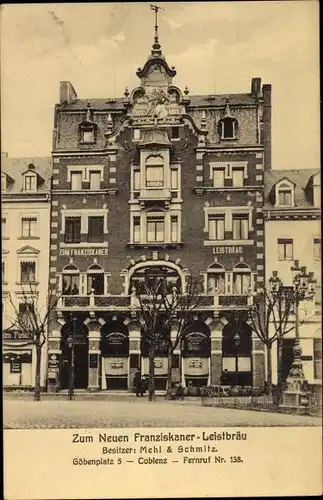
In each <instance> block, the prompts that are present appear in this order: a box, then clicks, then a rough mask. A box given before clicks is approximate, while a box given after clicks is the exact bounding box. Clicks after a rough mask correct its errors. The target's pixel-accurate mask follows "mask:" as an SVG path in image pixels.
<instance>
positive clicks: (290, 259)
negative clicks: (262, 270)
mask: <svg viewBox="0 0 323 500" xmlns="http://www.w3.org/2000/svg"><path fill="white" fill-rule="evenodd" d="M278 260H279V262H284V261H286V260H287V261H288V262H292V261H293V260H294V257H290V258H289V259H287V258H286V259H280V258H279V257H278Z"/></svg>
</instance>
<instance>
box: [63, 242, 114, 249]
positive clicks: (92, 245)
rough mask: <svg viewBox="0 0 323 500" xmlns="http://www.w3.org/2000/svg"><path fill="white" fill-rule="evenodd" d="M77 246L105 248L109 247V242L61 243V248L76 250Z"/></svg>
mask: <svg viewBox="0 0 323 500" xmlns="http://www.w3.org/2000/svg"><path fill="white" fill-rule="evenodd" d="M76 245H77V247H78V248H102V247H103V248H105V247H108V246H109V242H108V241H104V242H102V243H60V247H61V248H75V246H76Z"/></svg>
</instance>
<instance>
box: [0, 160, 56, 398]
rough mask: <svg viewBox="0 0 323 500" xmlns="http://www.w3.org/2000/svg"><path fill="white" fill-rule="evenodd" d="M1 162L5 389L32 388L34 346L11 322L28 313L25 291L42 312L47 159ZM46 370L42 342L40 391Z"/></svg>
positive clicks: (46, 259) (47, 212)
mask: <svg viewBox="0 0 323 500" xmlns="http://www.w3.org/2000/svg"><path fill="white" fill-rule="evenodd" d="M1 160H2V161H1V163H2V165H1V198H2V318H3V323H2V325H3V327H2V328H3V334H2V346H3V385H4V387H6V388H14V387H20V388H31V387H33V386H34V384H35V364H36V353H35V346H34V345H33V342H32V339H30V338H29V337H28V336H26V333H25V332H22V331H19V328H17V325H14V323H15V322H16V313H17V312H18V311H19V313H20V314H22V315H26V314H27V312H26V310H25V307H26V301H25V300H24V293H27V294H28V293H31V292H35V293H37V297H38V300H37V307H38V308H39V311H42V310H44V308H46V299H47V290H48V279H49V271H48V269H49V265H48V263H49V229H50V179H51V158H19V159H15V158H8V157H7V155H2V159H1ZM9 294H10V295H9ZM10 297H11V298H10ZM46 371H47V345H46V344H45V345H44V347H43V351H42V366H41V385H42V386H43V387H45V386H46Z"/></svg>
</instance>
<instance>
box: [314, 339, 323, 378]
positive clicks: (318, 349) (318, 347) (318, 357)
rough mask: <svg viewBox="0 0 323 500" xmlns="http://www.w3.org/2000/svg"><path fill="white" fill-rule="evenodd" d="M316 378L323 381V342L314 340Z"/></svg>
mask: <svg viewBox="0 0 323 500" xmlns="http://www.w3.org/2000/svg"><path fill="white" fill-rule="evenodd" d="M313 353H314V378H315V379H322V341H321V339H313Z"/></svg>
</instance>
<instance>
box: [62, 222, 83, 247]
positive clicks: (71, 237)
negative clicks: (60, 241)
mask: <svg viewBox="0 0 323 500" xmlns="http://www.w3.org/2000/svg"><path fill="white" fill-rule="evenodd" d="M80 242H81V217H66V218H65V243H80Z"/></svg>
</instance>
